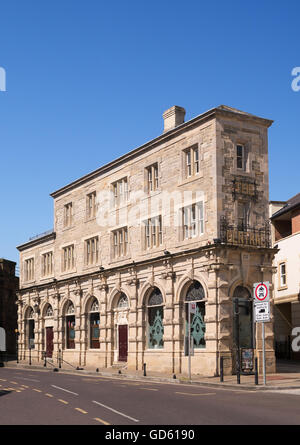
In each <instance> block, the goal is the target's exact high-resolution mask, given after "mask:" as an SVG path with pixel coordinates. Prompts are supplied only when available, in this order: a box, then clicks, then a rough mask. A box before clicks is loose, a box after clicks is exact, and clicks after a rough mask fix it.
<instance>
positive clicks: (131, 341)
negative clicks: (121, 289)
mask: <svg viewBox="0 0 300 445" xmlns="http://www.w3.org/2000/svg"><path fill="white" fill-rule="evenodd" d="M127 284H128V285H129V286H131V288H132V291H131V292H130V295H128V297H129V298H130V311H129V314H128V369H134V370H137V369H138V352H137V349H138V340H137V305H138V284H139V282H138V279H137V278H136V277H134V278H130V279H129V280H128V282H127Z"/></svg>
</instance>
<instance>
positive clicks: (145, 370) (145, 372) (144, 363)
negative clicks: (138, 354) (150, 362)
mask: <svg viewBox="0 0 300 445" xmlns="http://www.w3.org/2000/svg"><path fill="white" fill-rule="evenodd" d="M146 375H147V374H146V363H144V377H146Z"/></svg>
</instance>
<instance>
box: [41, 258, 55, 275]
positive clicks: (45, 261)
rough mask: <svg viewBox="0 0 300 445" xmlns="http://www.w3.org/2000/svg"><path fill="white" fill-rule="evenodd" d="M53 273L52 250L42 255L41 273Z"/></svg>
mask: <svg viewBox="0 0 300 445" xmlns="http://www.w3.org/2000/svg"><path fill="white" fill-rule="evenodd" d="M52 273H53V252H47V253H44V254H43V255H42V275H43V276H47V275H52Z"/></svg>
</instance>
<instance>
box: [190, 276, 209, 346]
mask: <svg viewBox="0 0 300 445" xmlns="http://www.w3.org/2000/svg"><path fill="white" fill-rule="evenodd" d="M204 300H205V292H204V289H203V286H202V284H201V283H199V281H196V280H194V281H193V282H192V283H191V284H190V286H189V287H188V288H187V291H186V294H185V337H186V338H187V337H188V304H189V303H190V302H194V303H196V310H195V313H194V314H191V338H192V340H193V347H194V349H200V348H205V346H206V343H205V330H206V326H205V301H204Z"/></svg>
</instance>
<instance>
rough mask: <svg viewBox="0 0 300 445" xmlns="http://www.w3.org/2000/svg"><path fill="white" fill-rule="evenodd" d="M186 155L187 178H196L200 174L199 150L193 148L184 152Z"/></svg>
mask: <svg viewBox="0 0 300 445" xmlns="http://www.w3.org/2000/svg"><path fill="white" fill-rule="evenodd" d="M184 155H185V176H186V177H187V178H189V177H190V176H195V175H197V174H198V173H199V148H198V146H197V147H192V148H187V149H186V150H184Z"/></svg>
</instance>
